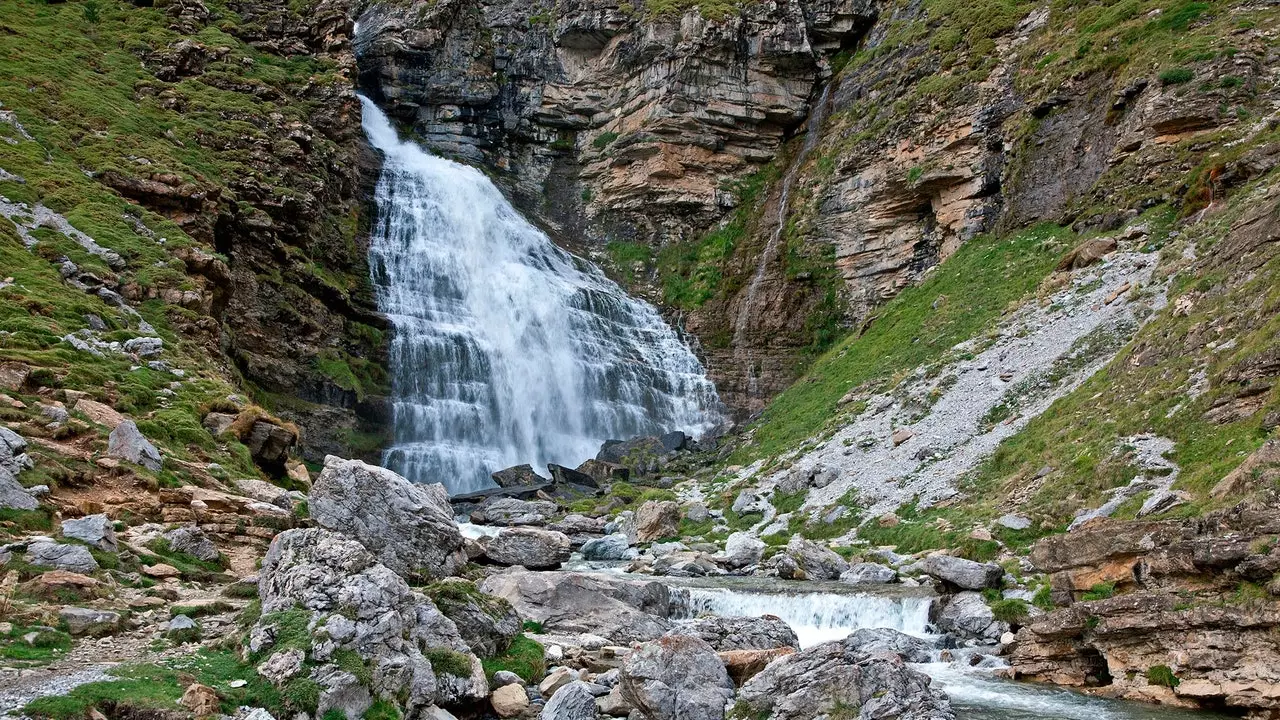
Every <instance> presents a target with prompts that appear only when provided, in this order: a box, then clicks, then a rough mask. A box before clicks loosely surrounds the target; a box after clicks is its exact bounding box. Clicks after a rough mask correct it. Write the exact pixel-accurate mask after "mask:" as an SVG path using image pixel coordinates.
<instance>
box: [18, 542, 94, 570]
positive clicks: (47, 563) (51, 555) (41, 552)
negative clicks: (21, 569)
mask: <svg viewBox="0 0 1280 720" xmlns="http://www.w3.org/2000/svg"><path fill="white" fill-rule="evenodd" d="M26 560H27V562H28V563H30V564H32V565H35V566H36V567H47V568H56V569H58V570H66V571H68V572H73V573H80V574H81V575H88V574H90V573H93V572H97V570H98V561H97V560H94V559H93V555H92V554H90V552H89V548H87V547H85V546H83V545H63V544H62V543H56V542H35V543H31V544H30V545H28V546H27V558H26Z"/></svg>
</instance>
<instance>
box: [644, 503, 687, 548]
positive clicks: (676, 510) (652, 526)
mask: <svg viewBox="0 0 1280 720" xmlns="http://www.w3.org/2000/svg"><path fill="white" fill-rule="evenodd" d="M679 534H680V506H679V505H677V504H676V503H675V501H673V500H648V501H646V502H645V503H644V504H643V505H641V506H640V509H639V510H637V511H636V539H637V540H638V541H639V542H642V543H643V542H653V541H655V540H660V539H662V538H669V537H675V536H677V535H679Z"/></svg>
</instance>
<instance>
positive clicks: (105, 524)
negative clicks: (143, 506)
mask: <svg viewBox="0 0 1280 720" xmlns="http://www.w3.org/2000/svg"><path fill="white" fill-rule="evenodd" d="M62 537H65V538H73V539H75V540H79V541H81V542H83V543H86V544H87V545H89V546H90V547H95V548H98V549H99V550H106V551H107V552H115V551H116V550H118V549H120V544H119V542H117V541H116V530H115V527H114V526H113V525H112V522H111V520H110V519H108V518H107V516H106V515H103V514H97V515H86V516H84V517H82V518H76V519H74V520H63V521H62Z"/></svg>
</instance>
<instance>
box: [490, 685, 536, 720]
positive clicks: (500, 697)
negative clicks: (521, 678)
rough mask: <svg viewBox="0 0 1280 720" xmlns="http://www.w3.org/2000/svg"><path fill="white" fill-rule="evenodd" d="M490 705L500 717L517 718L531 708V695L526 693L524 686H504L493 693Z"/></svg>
mask: <svg viewBox="0 0 1280 720" xmlns="http://www.w3.org/2000/svg"><path fill="white" fill-rule="evenodd" d="M489 703H490V704H491V705H493V711H494V712H495V713H497V714H498V717H502V718H509V717H516V716H518V715H519V714H520V713H522V712H524V709H525V708H527V707H529V695H528V693H526V692H525V691H524V685H521V684H514V685H503V686H502V687H499V688H498V689H497V690H494V691H493V697H491V698H489Z"/></svg>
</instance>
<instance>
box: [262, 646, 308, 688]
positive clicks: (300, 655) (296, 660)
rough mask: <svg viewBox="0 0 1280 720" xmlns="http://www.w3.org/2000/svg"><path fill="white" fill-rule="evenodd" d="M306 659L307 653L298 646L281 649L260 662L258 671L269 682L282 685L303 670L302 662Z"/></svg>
mask: <svg viewBox="0 0 1280 720" xmlns="http://www.w3.org/2000/svg"><path fill="white" fill-rule="evenodd" d="M306 659H307V654H306V653H305V652H303V651H302V650H300V649H298V648H290V649H289V650H281V651H280V652H277V653H273V654H272V655H271V657H269V658H267V659H266V661H264V662H262V663H260V664H259V665H258V668H257V673H258V674H259V675H261V676H262V677H263V678H264V679H265V680H266V681H267V682H269V683H271V684H272V685H275V686H276V687H280V686H282V685H284V684H285V683H287V682H289V681H290V680H292V679H293V678H295V677H297V675H298V674H299V673H301V672H302V664H303V663H304V662H305V661H306Z"/></svg>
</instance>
